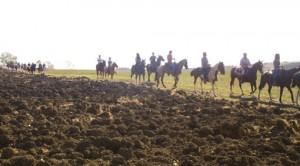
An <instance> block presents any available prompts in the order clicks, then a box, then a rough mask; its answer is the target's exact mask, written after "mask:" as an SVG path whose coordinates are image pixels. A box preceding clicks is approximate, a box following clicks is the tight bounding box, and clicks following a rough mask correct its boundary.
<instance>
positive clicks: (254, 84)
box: [253, 81, 257, 94]
mask: <svg viewBox="0 0 300 166" xmlns="http://www.w3.org/2000/svg"><path fill="white" fill-rule="evenodd" d="M253 86H254V91H253V94H254V93H255V92H256V90H257V86H256V81H254V82H253Z"/></svg>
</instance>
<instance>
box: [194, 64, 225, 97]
mask: <svg viewBox="0 0 300 166" xmlns="http://www.w3.org/2000/svg"><path fill="white" fill-rule="evenodd" d="M219 72H220V73H221V74H222V75H224V74H225V66H224V63H223V62H219V63H217V64H216V65H215V66H213V67H212V68H211V69H210V71H209V72H208V81H209V82H211V85H212V90H211V91H212V92H213V95H214V96H215V97H216V93H215V82H216V81H218V73H219ZM191 76H193V77H194V90H196V83H197V79H198V78H200V85H201V93H203V80H204V71H203V69H202V68H201V67H199V68H196V69H194V70H192V72H191Z"/></svg>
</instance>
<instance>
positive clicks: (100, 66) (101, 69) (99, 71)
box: [96, 61, 106, 78]
mask: <svg viewBox="0 0 300 166" xmlns="http://www.w3.org/2000/svg"><path fill="white" fill-rule="evenodd" d="M105 66H106V62H105V61H101V62H99V63H98V64H97V65H96V73H97V78H98V76H99V75H100V76H102V78H104V74H105Z"/></svg>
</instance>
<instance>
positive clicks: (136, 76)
mask: <svg viewBox="0 0 300 166" xmlns="http://www.w3.org/2000/svg"><path fill="white" fill-rule="evenodd" d="M137 79H138V75H137V74H135V84H137V83H138V82H137Z"/></svg>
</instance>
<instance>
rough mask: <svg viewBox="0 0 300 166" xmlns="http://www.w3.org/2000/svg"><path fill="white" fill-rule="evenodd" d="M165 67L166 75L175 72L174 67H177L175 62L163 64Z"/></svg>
mask: <svg viewBox="0 0 300 166" xmlns="http://www.w3.org/2000/svg"><path fill="white" fill-rule="evenodd" d="M165 66H166V68H167V73H168V75H170V74H173V73H175V71H176V69H177V64H176V63H171V64H169V63H166V64H165Z"/></svg>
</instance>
